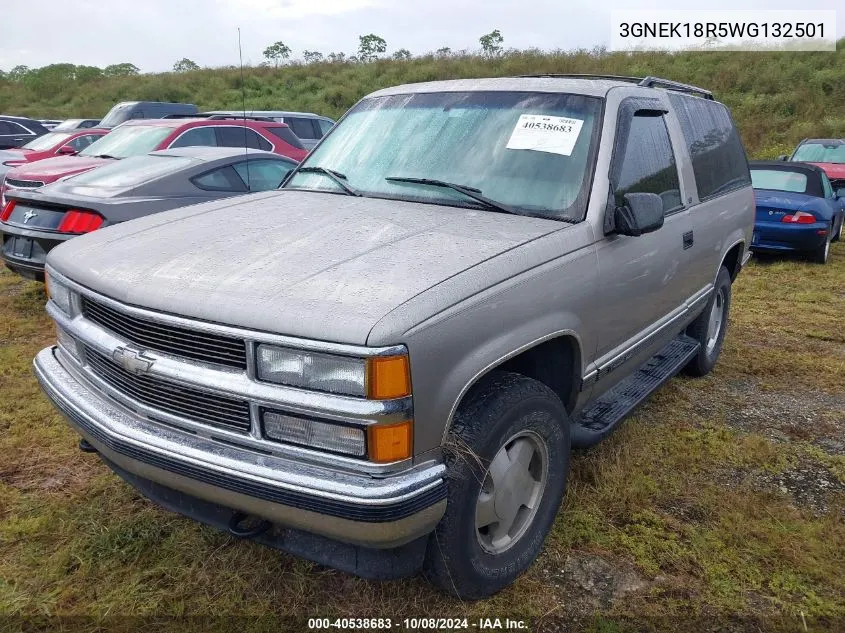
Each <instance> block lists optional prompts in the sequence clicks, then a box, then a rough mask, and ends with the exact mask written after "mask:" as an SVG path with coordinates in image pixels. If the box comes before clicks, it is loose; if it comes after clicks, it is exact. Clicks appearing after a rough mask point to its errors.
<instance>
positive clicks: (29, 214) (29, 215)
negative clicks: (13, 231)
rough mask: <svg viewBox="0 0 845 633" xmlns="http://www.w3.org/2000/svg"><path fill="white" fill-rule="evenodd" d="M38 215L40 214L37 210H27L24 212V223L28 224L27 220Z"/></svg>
mask: <svg viewBox="0 0 845 633" xmlns="http://www.w3.org/2000/svg"><path fill="white" fill-rule="evenodd" d="M37 215H38V214H37V213H36V212H35V211H27V212H26V213H24V214H23V223H24V224H26V223H27V222H29V221H30V220H31V219H32V218H34V217H35V216H37Z"/></svg>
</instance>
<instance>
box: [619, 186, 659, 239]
mask: <svg viewBox="0 0 845 633" xmlns="http://www.w3.org/2000/svg"><path fill="white" fill-rule="evenodd" d="M613 219H614V223H615V228H616V233H619V234H620V235H630V236H632V237H639V236H640V235H643V234H644V233H651V232H652V231H656V230H657V229H659V228H660V227H661V226H663V199H662V198H661V197H660V196H658V195H657V194H656V193H626V194H625V204H624V205H623V206H621V207H616V210H615V211H614V217H613Z"/></svg>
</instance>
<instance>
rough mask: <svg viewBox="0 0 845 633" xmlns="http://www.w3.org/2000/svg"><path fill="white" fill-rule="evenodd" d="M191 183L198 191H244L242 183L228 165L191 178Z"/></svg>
mask: <svg viewBox="0 0 845 633" xmlns="http://www.w3.org/2000/svg"><path fill="white" fill-rule="evenodd" d="M191 182H193V183H194V184H195V185H196V186H197V187H199V188H200V189H205V190H207V191H240V192H245V191H246V185H245V184H244V181H243V180H241V177H240V176H238V173H237V172H236V171H235V170H234V169H232V167H231V166H230V165H227V166H226V167H219V168H218V169H214V170H212V171H209V172H206V173H204V174H202V175H201V176H197V177H196V178H192V179H191Z"/></svg>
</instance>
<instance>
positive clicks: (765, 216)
mask: <svg viewBox="0 0 845 633" xmlns="http://www.w3.org/2000/svg"><path fill="white" fill-rule="evenodd" d="M749 167H750V168H751V183H752V185H753V186H754V197H755V199H756V201H757V214H756V217H755V220H754V235H753V237H752V238H751V249H752V250H754V251H769V252H796V253H804V254H807V255H809V256H810V257H811V258H812V259H813V261H815V262H817V263H819V264H825V263H827V259H828V256H829V255H830V243H831V242H835V241H837V240H839V239H840V238H841V237H842V224H843V216H845V210H843V204H842V203H843V200H842V198H841V197H840V195H839V194H841V190H840V192H839V194H837V192H834V190H833V187H832V186H831V184H830V180H828V177H827V175H826V174H825V172H824V170H823V169H822V168H821V167H816V166H815V165H811V164H809V163H792V162H788V163H785V162H780V161H752V162H751V163H749Z"/></svg>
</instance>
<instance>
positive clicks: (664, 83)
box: [519, 73, 713, 100]
mask: <svg viewBox="0 0 845 633" xmlns="http://www.w3.org/2000/svg"><path fill="white" fill-rule="evenodd" d="M519 76H520V77H525V78H531V77H570V78H573V79H611V80H613V81H627V82H629V83H634V84H636V85H638V86H642V87H644V88H666V89H668V90H676V91H678V92H689V93H691V94H697V95H699V96H701V97H704V98H705V99H710V100H713V93H712V92H710V91H709V90H705V89H704V88H698V87H697V86H691V85H690V84H683V83H680V82H678V81H672V80H670V79H661V78H660V77H652V76H648V77H628V76H627V75H602V74H592V73H543V74H539V75H519Z"/></svg>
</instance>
